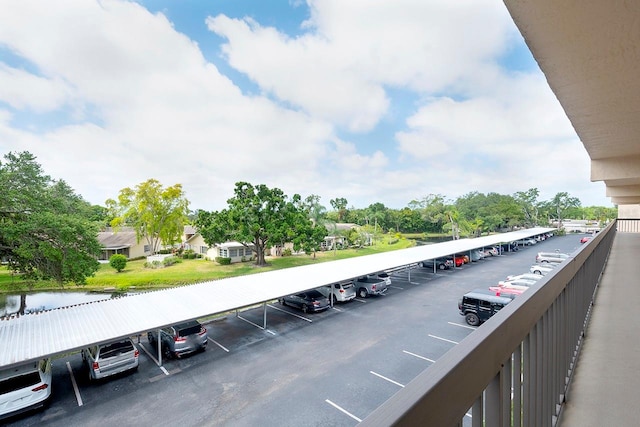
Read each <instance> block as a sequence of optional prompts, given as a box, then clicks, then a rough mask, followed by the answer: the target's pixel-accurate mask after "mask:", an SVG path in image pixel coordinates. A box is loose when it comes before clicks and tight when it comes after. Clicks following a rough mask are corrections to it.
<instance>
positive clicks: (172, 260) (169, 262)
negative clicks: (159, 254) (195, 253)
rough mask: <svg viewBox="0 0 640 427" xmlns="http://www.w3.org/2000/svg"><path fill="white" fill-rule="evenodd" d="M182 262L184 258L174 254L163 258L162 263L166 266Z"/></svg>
mask: <svg viewBox="0 0 640 427" xmlns="http://www.w3.org/2000/svg"><path fill="white" fill-rule="evenodd" d="M180 262H182V260H181V259H180V258H177V257H174V256H172V257H168V258H165V259H163V260H162V265H164V266H165V267H169V266H170V265H173V264H178V263H180Z"/></svg>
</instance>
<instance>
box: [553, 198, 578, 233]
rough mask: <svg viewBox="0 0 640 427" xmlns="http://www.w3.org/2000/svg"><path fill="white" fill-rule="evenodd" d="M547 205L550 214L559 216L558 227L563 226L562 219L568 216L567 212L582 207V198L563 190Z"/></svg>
mask: <svg viewBox="0 0 640 427" xmlns="http://www.w3.org/2000/svg"><path fill="white" fill-rule="evenodd" d="M546 205H547V208H548V210H549V212H550V214H551V215H552V216H554V217H555V218H557V220H558V228H562V220H563V219H564V218H566V217H567V216H566V214H567V212H568V211H569V210H570V209H572V208H575V207H580V199H578V198H577V197H572V196H570V195H569V193H567V192H565V191H563V192H560V193H557V194H556V195H555V196H554V197H553V199H551V200H550V201H549V202H547V204H546Z"/></svg>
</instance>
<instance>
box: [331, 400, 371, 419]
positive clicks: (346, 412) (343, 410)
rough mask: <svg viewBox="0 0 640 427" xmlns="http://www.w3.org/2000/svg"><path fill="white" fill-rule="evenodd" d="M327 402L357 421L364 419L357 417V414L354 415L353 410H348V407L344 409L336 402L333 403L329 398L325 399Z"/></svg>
mask: <svg viewBox="0 0 640 427" xmlns="http://www.w3.org/2000/svg"><path fill="white" fill-rule="evenodd" d="M325 402H327V403H328V404H329V405H331V406H333V407H334V408H336V409H337V410H338V411H340V412H342V413H343V414H346V415H348V416H350V417H351V418H353V419H354V420H356V421H357V422H362V420H361V419H360V418H358V417H356V416H355V415H353V414H352V413H351V412H349V411H347V410H346V409H342V408H341V407H339V406H338V405H336V404H335V403H333V402H332V401H330V400H329V399H325Z"/></svg>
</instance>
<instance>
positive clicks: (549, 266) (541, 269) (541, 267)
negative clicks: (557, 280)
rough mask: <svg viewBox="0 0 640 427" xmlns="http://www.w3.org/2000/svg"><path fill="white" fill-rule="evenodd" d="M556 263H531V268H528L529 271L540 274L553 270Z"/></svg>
mask: <svg viewBox="0 0 640 427" xmlns="http://www.w3.org/2000/svg"><path fill="white" fill-rule="evenodd" d="M556 265H558V264H553V263H548V262H546V263H544V264H535V265H532V266H531V268H530V269H529V272H530V273H534V274H540V275H543V276H544V275H545V274H547V273H549V272H550V271H553V270H555V268H556Z"/></svg>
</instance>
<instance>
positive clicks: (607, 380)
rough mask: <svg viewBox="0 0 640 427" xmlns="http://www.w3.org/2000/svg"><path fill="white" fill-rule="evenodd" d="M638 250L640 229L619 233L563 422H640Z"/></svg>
mask: <svg viewBox="0 0 640 427" xmlns="http://www.w3.org/2000/svg"><path fill="white" fill-rule="evenodd" d="M639 255H640V234H633V233H618V234H617V235H616V237H615V239H614V242H613V246H612V248H611V253H610V255H609V259H608V261H607V265H606V267H605V271H604V273H603V276H602V278H601V281H600V285H599V288H598V291H597V294H596V299H595V304H594V306H593V312H592V316H591V320H590V322H589V325H588V328H587V333H586V337H585V340H584V344H583V347H582V352H581V354H580V357H579V359H578V363H577V365H576V370H575V375H574V378H573V382H572V383H571V385H570V388H569V393H568V396H567V403H566V406H565V409H564V411H563V413H562V415H561V418H560V423H559V425H560V426H561V427H573V426H576V427H578V426H579V427H591V426H593V427H601V426H637V425H640V404H639V403H638V395H637V394H638V388H639V387H640V322H638V319H639V318H640V257H639Z"/></svg>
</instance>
